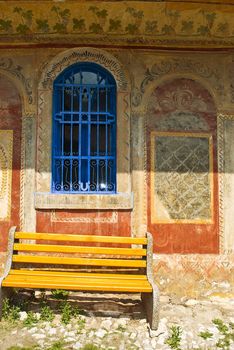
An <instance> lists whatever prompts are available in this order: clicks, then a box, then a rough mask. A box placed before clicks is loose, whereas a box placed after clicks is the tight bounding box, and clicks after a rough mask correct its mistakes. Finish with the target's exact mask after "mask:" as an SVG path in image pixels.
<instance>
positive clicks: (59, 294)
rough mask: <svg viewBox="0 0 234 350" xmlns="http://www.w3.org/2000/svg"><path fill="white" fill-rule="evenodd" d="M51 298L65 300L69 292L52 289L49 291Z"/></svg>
mask: <svg viewBox="0 0 234 350" xmlns="http://www.w3.org/2000/svg"><path fill="white" fill-rule="evenodd" d="M51 294H52V297H53V298H54V299H58V300H67V298H68V295H69V291H68V290H63V289H54V290H52V291H51Z"/></svg>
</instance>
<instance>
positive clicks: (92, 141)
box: [52, 63, 116, 194]
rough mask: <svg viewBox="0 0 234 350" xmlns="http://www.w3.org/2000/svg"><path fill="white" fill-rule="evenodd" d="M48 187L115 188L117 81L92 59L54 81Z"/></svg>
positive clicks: (87, 190) (59, 190) (60, 189)
mask: <svg viewBox="0 0 234 350" xmlns="http://www.w3.org/2000/svg"><path fill="white" fill-rule="evenodd" d="M52 149H53V154H52V192H56V193H93V194H95V193H102V194H103V193H115V192H116V83H115V80H114V78H113V76H112V75H111V74H110V73H109V72H108V71H107V70H105V69H104V68H102V67H100V66H99V65H97V64H95V63H79V64H74V65H72V66H70V67H69V68H67V69H65V70H64V71H63V72H62V73H61V74H60V75H59V76H58V77H57V78H56V80H55V81H54V91H53V147H52Z"/></svg>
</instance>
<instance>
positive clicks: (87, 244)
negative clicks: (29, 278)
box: [12, 232, 147, 274]
mask: <svg viewBox="0 0 234 350" xmlns="http://www.w3.org/2000/svg"><path fill="white" fill-rule="evenodd" d="M13 251H14V252H13V256H12V262H13V266H14V268H17V267H18V266H21V267H22V266H23V267H24V268H28V269H31V268H41V267H44V268H47V269H49V268H50V267H51V268H53V269H59V270H60V269H61V266H62V268H63V269H71V270H74V269H77V268H78V267H79V268H81V267H83V268H84V267H88V268H89V269H100V268H101V269H103V267H105V268H106V269H107V270H110V269H117V270H118V271H119V270H123V271H125V270H127V271H128V270H129V269H133V270H135V271H138V272H137V273H141V274H146V271H145V268H146V257H147V238H146V237H142V238H137V237H136V238H135V237H120V236H93V235H76V234H57V233H28V232H15V235H14V246H13Z"/></svg>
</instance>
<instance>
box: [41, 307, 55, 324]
mask: <svg viewBox="0 0 234 350" xmlns="http://www.w3.org/2000/svg"><path fill="white" fill-rule="evenodd" d="M40 319H41V320H42V321H49V322H51V321H53V319H54V313H53V311H52V310H51V308H50V307H49V306H48V305H44V306H42V308H41V317H40Z"/></svg>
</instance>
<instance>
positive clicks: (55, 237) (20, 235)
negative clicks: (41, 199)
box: [15, 232, 147, 244]
mask: <svg viewBox="0 0 234 350" xmlns="http://www.w3.org/2000/svg"><path fill="white" fill-rule="evenodd" d="M15 238H17V239H33V240H48V241H66V242H69V241H71V242H72V241H73V242H93V243H123V244H147V239H146V238H145V237H139V238H137V237H126V236H92V235H75V234H74V235H73V234H72V235H71V234H60V233H34V232H16V233H15Z"/></svg>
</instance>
